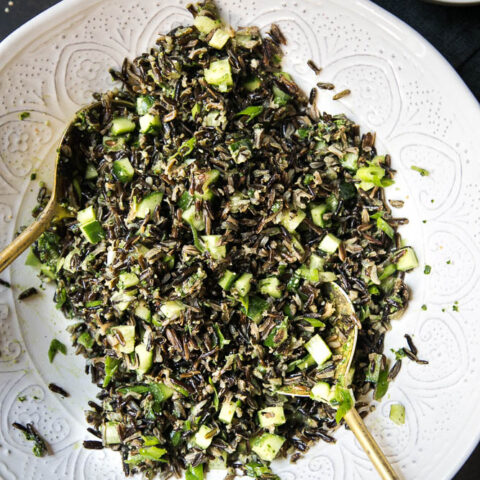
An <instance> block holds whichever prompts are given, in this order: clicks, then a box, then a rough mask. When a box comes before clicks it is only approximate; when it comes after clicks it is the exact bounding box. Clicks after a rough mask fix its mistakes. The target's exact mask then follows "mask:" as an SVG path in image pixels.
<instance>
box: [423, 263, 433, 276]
mask: <svg viewBox="0 0 480 480" xmlns="http://www.w3.org/2000/svg"><path fill="white" fill-rule="evenodd" d="M431 271H432V267H431V266H430V265H425V268H424V269H423V273H424V274H425V275H429V274H430V272H431Z"/></svg>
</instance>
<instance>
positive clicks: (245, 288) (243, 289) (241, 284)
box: [233, 273, 253, 297]
mask: <svg viewBox="0 0 480 480" xmlns="http://www.w3.org/2000/svg"><path fill="white" fill-rule="evenodd" d="M252 278H253V275H252V274H251V273H242V275H240V278H239V279H238V280H237V281H236V282H235V283H234V284H233V288H234V289H235V290H236V291H237V292H238V294H239V295H240V296H241V297H244V296H245V295H247V294H248V292H250V288H251V284H250V283H251V281H252Z"/></svg>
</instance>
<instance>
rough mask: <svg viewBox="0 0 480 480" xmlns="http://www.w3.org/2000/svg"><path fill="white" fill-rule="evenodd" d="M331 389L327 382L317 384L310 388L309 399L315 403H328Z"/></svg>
mask: <svg viewBox="0 0 480 480" xmlns="http://www.w3.org/2000/svg"><path fill="white" fill-rule="evenodd" d="M330 391H331V387H330V385H329V384H328V383H327V382H318V383H316V384H315V385H314V386H313V387H312V393H311V395H310V396H311V398H313V400H316V401H317V402H328V401H329V399H330Z"/></svg>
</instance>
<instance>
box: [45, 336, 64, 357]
mask: <svg viewBox="0 0 480 480" xmlns="http://www.w3.org/2000/svg"><path fill="white" fill-rule="evenodd" d="M58 352H60V353H63V354H64V355H66V354H67V347H66V346H65V344H63V343H62V342H61V341H60V340H57V339H56V338H54V339H53V340H52V341H51V343H50V348H49V349H48V359H49V360H50V363H52V362H53V360H54V358H55V356H56V355H57V353H58Z"/></svg>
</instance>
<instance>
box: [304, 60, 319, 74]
mask: <svg viewBox="0 0 480 480" xmlns="http://www.w3.org/2000/svg"><path fill="white" fill-rule="evenodd" d="M307 65H308V66H309V67H310V68H311V69H312V70H313V72H314V73H315V75H320V73H321V71H322V69H321V68H319V67H317V65H315V63H314V61H313V60H309V61H308V62H307Z"/></svg>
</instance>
